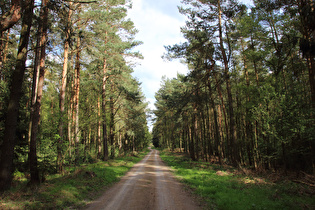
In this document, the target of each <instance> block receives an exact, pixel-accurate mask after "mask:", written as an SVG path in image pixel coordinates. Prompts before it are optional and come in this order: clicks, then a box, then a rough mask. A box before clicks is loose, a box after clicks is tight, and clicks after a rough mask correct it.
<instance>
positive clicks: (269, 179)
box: [0, 150, 315, 210]
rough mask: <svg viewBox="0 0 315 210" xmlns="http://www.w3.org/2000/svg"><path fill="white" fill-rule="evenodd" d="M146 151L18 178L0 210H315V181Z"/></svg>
mask: <svg viewBox="0 0 315 210" xmlns="http://www.w3.org/2000/svg"><path fill="white" fill-rule="evenodd" d="M148 152H149V151H148V150H147V151H145V152H142V153H139V154H130V155H127V156H125V157H118V158H116V159H114V160H109V161H107V162H102V161H100V162H96V163H92V164H86V165H83V166H80V167H70V168H68V169H67V173H66V174H65V175H60V174H56V175H49V176H47V177H46V181H45V182H44V183H42V184H41V185H39V186H36V187H32V188H30V187H28V186H27V180H26V179H25V177H24V178H21V177H18V176H16V177H15V180H14V186H13V187H12V189H11V190H9V191H6V192H4V193H2V194H0V209H86V208H87V209H100V208H101V209H106V208H107V209H163V210H164V209H223V210H229V209H231V210H232V209H233V210H237V209H242V210H243V209H290V210H291V209H315V187H314V186H313V184H310V183H313V181H314V177H313V176H310V175H307V174H304V173H302V174H301V176H300V177H298V178H297V177H295V176H281V175H280V174H273V173H270V172H269V173H264V174H259V173H255V172H253V171H249V170H246V169H235V168H232V167H230V166H228V165H225V166H220V165H217V164H214V163H209V162H205V161H191V160H190V158H189V157H187V155H185V154H183V153H179V152H169V151H167V150H164V151H161V152H158V151H156V150H152V151H151V152H150V153H149V155H147V154H148ZM137 163H138V164H137ZM165 164H166V165H168V166H166V165H165ZM128 171H129V172H128ZM126 173H127V174H126ZM172 174H174V175H172ZM119 180H120V181H119ZM114 183H116V184H114ZM113 184H114V185H113ZM104 193H105V194H104ZM97 198H99V199H97ZM95 199H97V200H95Z"/></svg>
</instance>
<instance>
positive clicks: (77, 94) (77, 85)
mask: <svg viewBox="0 0 315 210" xmlns="http://www.w3.org/2000/svg"><path fill="white" fill-rule="evenodd" d="M80 46H81V41H80V35H79V36H78V37H77V54H76V63H75V78H74V81H75V84H74V87H75V88H74V89H75V95H74V98H75V104H74V109H75V129H74V135H75V154H76V164H78V160H79V155H80V154H79V143H80V129H79V99H80V53H81V50H80Z"/></svg>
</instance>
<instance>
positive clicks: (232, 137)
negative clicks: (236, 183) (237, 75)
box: [218, 1, 239, 166]
mask: <svg viewBox="0 0 315 210" xmlns="http://www.w3.org/2000/svg"><path fill="white" fill-rule="evenodd" d="M218 10H219V11H218V12H219V25H218V26H219V38H220V49H221V53H222V57H223V63H224V74H225V80H226V91H227V96H228V103H229V115H230V116H229V117H230V148H231V153H232V154H231V155H232V162H233V164H234V165H235V166H236V165H237V164H238V162H239V153H238V148H237V142H236V140H237V137H236V129H235V119H234V110H233V98H232V92H231V81H230V72H229V64H228V59H227V56H226V51H225V48H224V45H223V33H222V17H221V15H222V11H221V1H218Z"/></svg>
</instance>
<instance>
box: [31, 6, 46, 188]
mask: <svg viewBox="0 0 315 210" xmlns="http://www.w3.org/2000/svg"><path fill="white" fill-rule="evenodd" d="M47 4H48V0H42V12H41V20H42V21H41V24H40V29H39V31H40V37H41V38H40V43H39V46H40V59H39V64H40V70H39V77H38V85H36V84H35V88H37V91H35V94H36V97H35V100H34V102H35V104H34V113H33V117H32V128H31V139H30V151H29V158H30V173H31V180H30V183H31V184H38V183H39V182H40V177H39V169H38V164H37V153H36V138H37V133H38V126H39V123H40V110H41V99H42V95H43V87H44V78H45V58H46V52H45V51H46V40H47V21H48V7H47Z"/></svg>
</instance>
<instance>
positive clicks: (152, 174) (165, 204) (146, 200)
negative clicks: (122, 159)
mask: <svg viewBox="0 0 315 210" xmlns="http://www.w3.org/2000/svg"><path fill="white" fill-rule="evenodd" d="M87 209H97V210H99V209H107V210H116V209H117V210H118V209H119V210H124V209H128V210H129V209H137V210H142V209H143V210H144V209H145V210H150V209H152V210H153V209H154V210H155V209H156V210H157V209H158V210H166V209H167V210H177V209H180V210H185V209H187V210H194V209H201V207H200V206H199V205H198V202H196V201H194V200H193V198H192V197H191V196H190V194H189V193H188V192H187V191H185V190H184V187H183V186H182V184H181V183H179V182H178V181H177V180H176V179H175V178H174V177H173V175H172V174H171V172H170V168H169V167H167V166H166V165H165V164H164V163H163V162H162V161H161V158H160V156H159V152H158V151H157V150H151V152H150V153H149V154H148V155H147V156H146V157H145V158H144V159H143V160H142V161H141V162H139V163H138V164H136V165H135V166H134V167H133V168H132V169H131V170H130V171H129V172H128V173H127V174H126V175H125V176H124V177H123V178H122V179H121V181H120V182H118V183H117V184H115V185H114V186H113V187H111V188H110V189H109V190H107V191H106V192H105V193H104V194H103V195H102V196H101V197H100V198H99V199H97V200H96V201H94V202H92V203H91V204H89V205H88V208H87Z"/></svg>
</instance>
